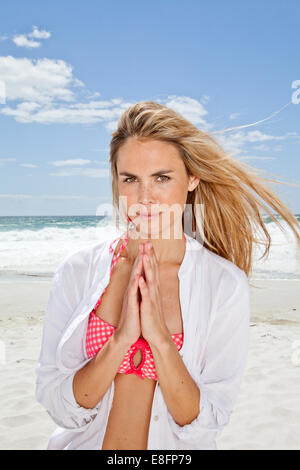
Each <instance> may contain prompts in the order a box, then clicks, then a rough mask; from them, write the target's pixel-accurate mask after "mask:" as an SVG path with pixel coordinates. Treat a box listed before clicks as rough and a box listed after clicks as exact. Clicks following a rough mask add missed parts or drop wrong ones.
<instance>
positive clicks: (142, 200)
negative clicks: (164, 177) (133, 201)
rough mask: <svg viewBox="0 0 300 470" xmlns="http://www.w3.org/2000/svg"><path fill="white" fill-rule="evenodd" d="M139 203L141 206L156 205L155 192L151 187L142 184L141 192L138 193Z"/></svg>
mask: <svg viewBox="0 0 300 470" xmlns="http://www.w3.org/2000/svg"><path fill="white" fill-rule="evenodd" d="M138 202H139V204H142V205H145V206H148V205H149V204H153V203H154V197H153V192H152V189H151V188H150V186H148V185H145V184H141V185H140V186H139V192H138Z"/></svg>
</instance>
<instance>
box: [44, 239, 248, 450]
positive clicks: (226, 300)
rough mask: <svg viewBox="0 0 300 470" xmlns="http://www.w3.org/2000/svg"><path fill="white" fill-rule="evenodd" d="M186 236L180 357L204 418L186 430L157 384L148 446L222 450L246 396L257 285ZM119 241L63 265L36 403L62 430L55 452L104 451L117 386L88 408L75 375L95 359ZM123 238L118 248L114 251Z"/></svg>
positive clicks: (52, 445) (53, 443)
mask: <svg viewBox="0 0 300 470" xmlns="http://www.w3.org/2000/svg"><path fill="white" fill-rule="evenodd" d="M185 235H186V241H187V243H186V251H185V255H184V258H183V261H182V264H181V266H180V269H179V271H178V279H179V297H180V304H181V313H182V322H183V333H184V338H183V345H182V348H181V349H180V350H179V354H180V356H181V358H182V360H183V362H184V364H185V366H186V368H187V370H188V371H189V374H190V375H191V377H192V379H193V380H194V381H195V383H196V384H197V385H198V387H199V390H200V403H199V410H200V411H199V414H198V416H197V417H196V418H195V419H194V421H192V422H191V423H189V424H186V425H184V426H180V425H178V424H177V423H176V422H175V421H174V419H173V417H172V415H171V414H170V412H169V410H168V408H167V405H166V402H165V400H164V397H163V394H162V391H161V388H160V386H159V381H157V382H156V386H155V391H154V396H153V404H152V411H151V419H150V426H149V434H148V443H147V449H154V450H164V449H166V450H172V449H173V450H176V449H188V450H193V449H196V450H200V449H217V446H216V437H217V436H218V435H219V434H220V432H221V431H222V429H223V428H224V427H225V426H226V425H227V424H228V423H229V418H230V414H231V413H232V411H233V407H234V404H235V402H236V400H237V396H238V393H239V388H240V382H241V380H242V377H243V373H244V369H245V365H246V360H247V353H248V344H249V331H250V288H249V284H248V278H247V276H246V274H245V272H244V271H242V270H241V269H239V268H238V267H237V266H236V265H235V264H234V263H232V262H230V261H228V260H226V259H224V258H222V257H221V256H218V255H217V254H215V253H213V252H211V251H210V250H208V249H207V248H205V247H204V246H203V245H202V244H201V243H200V242H199V241H197V240H195V239H193V238H192V237H191V236H189V235H187V234H185ZM111 242H112V240H106V241H102V242H101V243H98V244H96V245H94V246H92V247H88V248H84V249H81V250H80V251H77V252H76V253H73V254H72V255H69V256H68V257H67V258H65V259H64V260H63V261H62V262H61V263H60V265H59V266H58V268H57V270H56V272H55V274H54V277H53V280H52V285H51V290H50V294H49V298H48V303H47V307H46V311H45V318H44V326H43V337H42V345H41V351H40V356H39V359H38V363H37V365H36V368H35V371H36V374H37V380H36V399H37V401H38V402H39V403H41V404H42V405H43V406H44V407H45V409H46V410H47V412H48V414H49V415H50V417H51V418H52V420H53V421H54V422H55V423H56V424H57V425H58V428H57V429H56V430H55V431H54V433H53V434H52V435H51V437H50V440H49V443H48V446H47V449H65V450H71V449H78V450H79V449H88V450H101V447H102V442H103V439H104V434H105V430H106V425H107V421H108V417H109V412H110V410H111V406H112V401H113V396H114V381H112V383H111V385H110V386H109V388H108V389H107V391H106V393H105V395H104V396H103V397H102V399H101V400H100V401H99V403H98V404H97V405H96V406H95V407H94V408H93V409H87V408H84V407H81V406H80V405H79V404H78V403H77V402H76V400H75V397H74V393H73V387H72V383H73V378H74V375H75V373H76V372H77V371H78V370H79V369H81V368H82V367H83V366H84V365H85V364H86V363H87V362H88V361H89V360H90V359H88V357H87V353H86V349H85V336H86V331H87V326H88V319H89V313H90V312H91V310H92V309H93V308H94V306H95V304H96V302H97V300H98V299H99V297H100V295H101V293H102V292H103V290H104V288H105V287H106V286H107V285H108V283H109V279H110V267H111V262H112V258H113V254H114V253H110V252H109V245H110V243H111ZM117 243H118V240H115V242H114V243H113V245H112V246H113V249H114V250H115V247H116V246H117Z"/></svg>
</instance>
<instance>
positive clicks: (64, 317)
mask: <svg viewBox="0 0 300 470" xmlns="http://www.w3.org/2000/svg"><path fill="white" fill-rule="evenodd" d="M75 282H76V279H75V276H74V271H73V268H72V266H70V264H69V263H67V262H65V263H61V265H60V266H59V268H58V269H57V271H56V273H55V275H54V277H53V281H52V285H51V289H50V294H49V298H48V303H47V306H46V311H45V318H44V325H43V336H42V345H41V351H40V355H39V359H38V362H37V365H36V367H35V372H36V376H37V379H36V390H35V397H36V399H37V401H38V402H39V403H41V405H42V406H43V407H44V408H45V409H46V411H47V413H48V414H49V415H50V417H51V418H52V420H53V421H54V422H55V423H56V424H57V425H58V426H60V427H63V428H66V429H72V430H73V431H83V430H85V429H86V428H87V427H88V426H89V425H90V424H91V423H92V421H93V420H94V419H95V417H96V416H97V412H98V409H99V407H100V406H101V401H102V400H100V402H99V403H98V404H97V405H96V406H95V407H94V408H90V409H89V408H84V407H82V406H80V405H79V404H78V403H77V402H76V400H75V397H74V393H73V379H74V376H75V374H76V372H77V370H79V369H81V368H82V367H83V366H84V365H85V364H86V363H87V362H88V361H89V360H90V359H88V360H87V361H85V362H84V363H83V364H82V363H81V364H80V367H78V369H76V370H74V371H72V373H64V372H62V371H61V370H60V369H59V368H58V367H57V365H56V351H57V346H58V343H59V340H60V338H61V335H62V331H63V330H64V328H65V325H66V324H67V322H68V321H69V320H70V318H71V316H72V314H73V312H74V310H75V308H76V306H77V305H76V297H77V301H78V294H80V293H79V292H77V296H76V295H73V294H74V293H75V288H74V283H75ZM71 294H72V295H71ZM79 297H80V295H79ZM79 347H80V346H79Z"/></svg>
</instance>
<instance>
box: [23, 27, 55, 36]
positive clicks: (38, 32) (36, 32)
mask: <svg viewBox="0 0 300 470" xmlns="http://www.w3.org/2000/svg"><path fill="white" fill-rule="evenodd" d="M32 28H33V31H32V32H31V33H29V34H28V36H29V37H30V38H37V39H49V38H50V36H51V33H49V31H46V30H45V29H42V30H39V29H38V27H37V26H33V27H32Z"/></svg>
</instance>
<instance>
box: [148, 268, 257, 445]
mask: <svg viewBox="0 0 300 470" xmlns="http://www.w3.org/2000/svg"><path fill="white" fill-rule="evenodd" d="M236 277H237V279H236V280H235V282H233V280H232V278H231V281H230V282H226V283H225V284H223V285H220V288H221V291H222V294H221V295H219V302H217V306H216V308H215V311H214V313H213V314H212V319H211V322H210V328H209V331H208V338H207V343H206V347H205V353H204V356H205V361H204V367H203V370H200V365H199V370H198V371H196V372H194V371H193V373H191V377H192V379H193V380H194V382H195V384H196V385H197V387H198V392H197V390H196V389H197V387H195V385H194V384H193V382H192V380H191V378H190V377H189V374H188V372H187V370H186V368H185V366H184V364H182V360H181V357H180V355H179V353H178V351H177V349H176V347H175V348H174V347H172V348H171V347H167V348H165V349H164V350H163V351H162V352H161V353H159V352H158V351H157V349H158V348H157V349H156V348H154V351H153V354H154V355H155V364H156V368H157V374H158V377H159V382H160V384H161V387H162V393H163V395H164V399H165V401H166V404H167V407H168V419H169V423H170V426H171V428H172V431H173V432H174V434H175V435H176V437H177V438H178V439H180V440H181V441H183V442H185V444H186V445H187V446H189V447H188V448H196V449H200V448H201V446H204V447H205V446H206V445H208V444H210V443H211V442H212V441H214V440H215V439H216V437H217V436H218V434H219V433H220V432H221V430H222V429H223V428H224V427H225V426H226V425H227V424H228V423H229V418H230V414H231V413H232V411H233V408H234V405H235V402H236V400H237V397H238V393H239V388H240V383H241V380H242V377H243V373H244V368H245V364H246V359H247V354H248V344H249V320H250V289H249V284H248V279H247V276H246V275H245V273H244V272H243V271H240V273H239V275H238V276H236ZM174 346H175V345H174ZM197 413H198V414H197ZM193 418H194V419H193ZM191 419H193V421H191Z"/></svg>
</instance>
